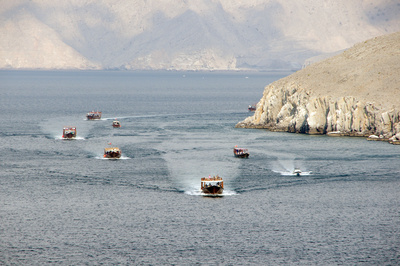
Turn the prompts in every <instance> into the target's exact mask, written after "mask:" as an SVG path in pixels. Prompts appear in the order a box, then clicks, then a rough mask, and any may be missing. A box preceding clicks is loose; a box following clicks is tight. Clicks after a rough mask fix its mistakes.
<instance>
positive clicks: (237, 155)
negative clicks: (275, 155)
mask: <svg viewBox="0 0 400 266" xmlns="http://www.w3.org/2000/svg"><path fill="white" fill-rule="evenodd" d="M249 155H250V154H248V153H244V154H235V157H237V158H249Z"/></svg>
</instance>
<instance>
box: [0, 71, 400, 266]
mask: <svg viewBox="0 0 400 266" xmlns="http://www.w3.org/2000/svg"><path fill="white" fill-rule="evenodd" d="M288 74H290V73H280V72H264V73H214V72H211V73H200V72H184V73H183V72H133V73H131V72H117V71H116V72H111V71H110V72H58V71H54V72H28V71H26V72H23V71H21V72H13V71H1V72H0V124H1V127H0V264H3V265H4V264H5V265H14V264H16V265H21V264H22V265H43V264H66V265H81V264H107V265H109V264H113V265H114V264H123V265H127V264H128V265H132V264H133V265H159V264H175V265H193V264H206V265H238V264H239V265H240V264H245V265H249V264H250V265H261V264H264V265H265V264H267V265H268V264H269V265H274V264H300V265H315V264H317V265H337V264H346V265H349V264H350V265H354V264H366V265H376V264H378V265H396V264H399V263H400V240H399V239H400V208H399V207H400V197H399V195H400V163H399V160H400V149H399V148H400V147H397V146H394V145H389V144H387V143H383V142H368V141H366V140H365V139H362V138H336V137H327V136H307V135H298V134H289V133H276V132H268V131H265V130H254V129H236V128H234V126H235V124H236V123H237V122H239V121H241V120H243V119H244V118H246V117H247V116H249V115H250V114H249V113H248V112H247V106H248V105H249V104H252V103H255V102H257V101H258V100H259V99H260V98H261V97H262V93H263V87H264V86H265V85H267V84H269V83H270V82H272V81H274V80H277V79H279V78H281V77H284V76H286V75H288ZM91 110H100V111H102V112H103V119H102V120H100V121H86V120H85V114H86V113H87V112H88V111H91ZM114 118H118V119H119V120H120V122H121V124H122V127H121V128H119V129H114V128H112V126H111V123H112V120H113V119H114ZM67 125H68V126H76V127H77V133H78V139H77V140H73V141H65V140H61V139H60V138H61V135H62V127H63V126H67ZM108 143H112V145H113V146H118V147H119V148H121V150H122V153H123V157H122V159H121V160H106V159H103V158H102V153H103V149H104V148H105V147H107V146H108ZM234 145H238V146H241V147H245V148H248V149H249V152H250V158H249V159H238V158H234V157H233V152H232V148H233V147H234ZM295 167H299V168H301V169H302V170H303V171H307V172H310V171H311V173H308V174H307V175H303V176H300V177H297V176H293V175H291V174H290V173H291V171H293V169H294V168H295ZM210 174H211V175H216V174H218V175H220V176H221V177H223V178H224V184H225V192H224V197H221V198H209V197H203V196H202V195H201V194H200V193H199V187H200V178H201V177H203V176H208V175H210Z"/></svg>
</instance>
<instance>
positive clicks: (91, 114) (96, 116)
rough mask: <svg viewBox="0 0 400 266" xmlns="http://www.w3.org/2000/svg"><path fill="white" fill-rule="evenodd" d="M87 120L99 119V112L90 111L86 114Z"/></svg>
mask: <svg viewBox="0 0 400 266" xmlns="http://www.w3.org/2000/svg"><path fill="white" fill-rule="evenodd" d="M86 118H87V120H99V119H101V112H95V111H91V112H89V113H87V114H86Z"/></svg>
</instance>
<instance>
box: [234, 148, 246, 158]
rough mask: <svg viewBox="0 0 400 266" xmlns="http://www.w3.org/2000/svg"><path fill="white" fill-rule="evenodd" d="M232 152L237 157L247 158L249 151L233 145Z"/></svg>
mask: <svg viewBox="0 0 400 266" xmlns="http://www.w3.org/2000/svg"><path fill="white" fill-rule="evenodd" d="M233 154H234V155H235V157H238V158H249V155H250V153H249V151H248V150H247V149H243V148H238V147H236V146H235V148H233Z"/></svg>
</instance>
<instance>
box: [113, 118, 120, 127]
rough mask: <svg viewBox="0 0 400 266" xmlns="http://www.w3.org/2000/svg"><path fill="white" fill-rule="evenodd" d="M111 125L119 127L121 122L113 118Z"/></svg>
mask: <svg viewBox="0 0 400 266" xmlns="http://www.w3.org/2000/svg"><path fill="white" fill-rule="evenodd" d="M112 126H113V127H121V123H120V122H119V121H118V120H116V119H115V120H114V121H113V122H112Z"/></svg>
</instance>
